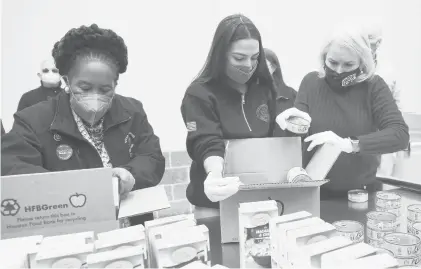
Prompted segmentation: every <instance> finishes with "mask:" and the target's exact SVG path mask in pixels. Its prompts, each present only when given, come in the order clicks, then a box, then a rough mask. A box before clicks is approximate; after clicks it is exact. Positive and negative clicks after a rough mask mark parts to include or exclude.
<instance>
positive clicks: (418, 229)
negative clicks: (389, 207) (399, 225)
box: [411, 222, 421, 238]
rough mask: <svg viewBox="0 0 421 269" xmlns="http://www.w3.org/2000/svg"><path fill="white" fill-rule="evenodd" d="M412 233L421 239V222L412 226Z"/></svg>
mask: <svg viewBox="0 0 421 269" xmlns="http://www.w3.org/2000/svg"><path fill="white" fill-rule="evenodd" d="M411 230H412V233H411V234H413V235H415V236H416V237H418V238H421V222H416V223H414V224H413V225H412V229H411Z"/></svg>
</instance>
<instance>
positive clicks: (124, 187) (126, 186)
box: [112, 167, 135, 199]
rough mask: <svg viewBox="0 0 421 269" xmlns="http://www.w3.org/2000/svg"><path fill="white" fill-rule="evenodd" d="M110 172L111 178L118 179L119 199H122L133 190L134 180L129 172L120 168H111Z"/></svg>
mask: <svg viewBox="0 0 421 269" xmlns="http://www.w3.org/2000/svg"><path fill="white" fill-rule="evenodd" d="M112 172H113V177H116V178H118V182H119V187H120V197H121V199H124V198H125V197H126V196H127V194H128V193H129V192H130V191H131V190H132V189H133V187H134V184H135V179H134V177H133V175H132V174H131V173H130V172H129V171H127V170H126V169H124V168H121V167H116V168H113V170H112Z"/></svg>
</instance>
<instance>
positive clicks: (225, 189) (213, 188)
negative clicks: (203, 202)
mask: <svg viewBox="0 0 421 269" xmlns="http://www.w3.org/2000/svg"><path fill="white" fill-rule="evenodd" d="M240 185H242V183H241V181H240V178H239V177H222V175H221V174H215V173H212V172H210V173H209V174H208V176H207V178H206V179H205V182H204V190H205V194H206V196H207V197H208V198H209V200H211V201H212V202H219V201H221V200H225V199H227V198H228V197H230V196H232V195H234V194H236V193H237V192H238V188H239V187H240Z"/></svg>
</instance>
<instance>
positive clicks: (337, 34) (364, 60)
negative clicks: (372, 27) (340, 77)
mask: <svg viewBox="0 0 421 269" xmlns="http://www.w3.org/2000/svg"><path fill="white" fill-rule="evenodd" d="M333 43H336V44H338V45H339V46H341V47H343V48H347V49H350V50H351V51H354V52H355V53H356V54H357V55H358V57H359V60H360V67H359V68H360V70H361V74H360V75H359V76H358V77H357V79H356V80H355V83H359V82H363V81H365V80H369V79H371V78H372V77H373V76H374V73H375V64H374V60H373V55H372V53H371V48H370V42H369V40H368V36H367V35H366V34H365V33H364V32H363V31H362V30H361V28H360V27H355V26H354V27H353V26H352V25H341V27H338V28H336V29H335V30H334V31H333V32H332V33H331V35H330V36H329V37H328V38H327V40H326V41H325V43H324V45H323V47H322V50H321V53H320V57H319V61H320V67H319V77H321V78H323V77H325V76H326V72H325V69H324V67H325V62H326V55H327V53H328V52H329V49H330V46H331V45H332V44H333Z"/></svg>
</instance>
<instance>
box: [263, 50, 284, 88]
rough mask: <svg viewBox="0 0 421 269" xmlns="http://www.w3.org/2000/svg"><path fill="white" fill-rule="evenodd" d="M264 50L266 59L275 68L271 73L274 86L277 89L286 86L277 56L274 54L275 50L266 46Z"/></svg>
mask: <svg viewBox="0 0 421 269" xmlns="http://www.w3.org/2000/svg"><path fill="white" fill-rule="evenodd" d="M264 51H265V55H266V59H267V60H268V61H269V62H270V63H271V64H272V65H273V66H274V67H275V68H276V69H275V71H274V72H273V74H272V77H273V80H274V83H275V86H276V87H277V88H278V89H281V88H283V87H288V86H287V85H286V84H285V81H284V77H283V76H282V70H281V64H280V63H279V60H278V57H277V56H276V54H275V52H273V51H272V50H270V49H268V48H265V49H264Z"/></svg>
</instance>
